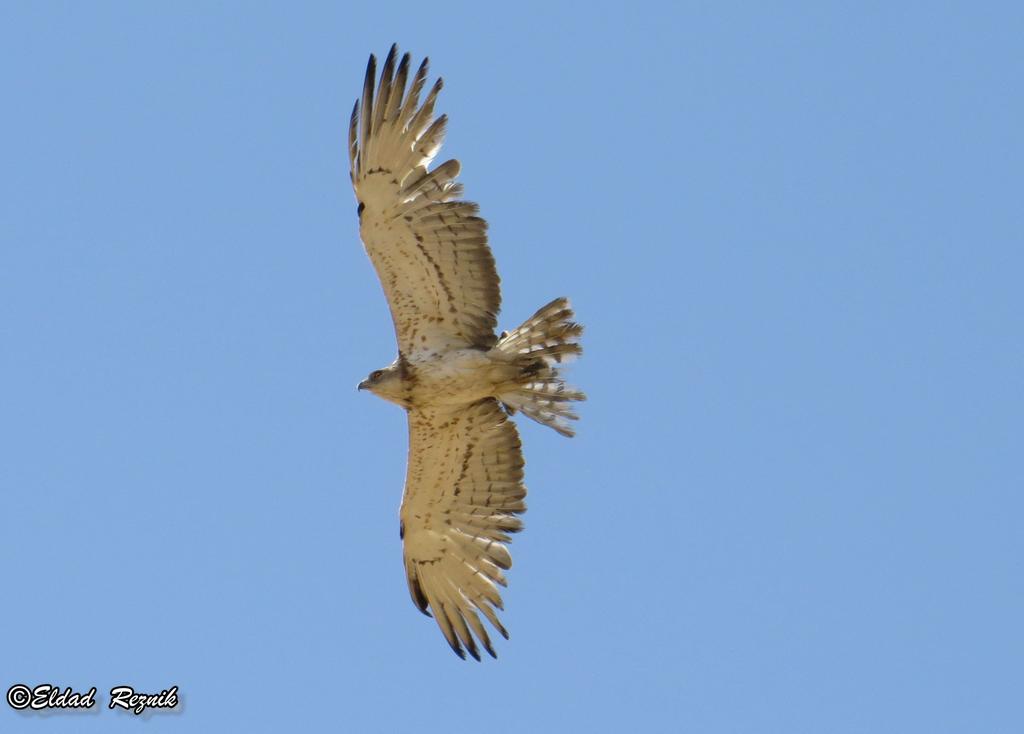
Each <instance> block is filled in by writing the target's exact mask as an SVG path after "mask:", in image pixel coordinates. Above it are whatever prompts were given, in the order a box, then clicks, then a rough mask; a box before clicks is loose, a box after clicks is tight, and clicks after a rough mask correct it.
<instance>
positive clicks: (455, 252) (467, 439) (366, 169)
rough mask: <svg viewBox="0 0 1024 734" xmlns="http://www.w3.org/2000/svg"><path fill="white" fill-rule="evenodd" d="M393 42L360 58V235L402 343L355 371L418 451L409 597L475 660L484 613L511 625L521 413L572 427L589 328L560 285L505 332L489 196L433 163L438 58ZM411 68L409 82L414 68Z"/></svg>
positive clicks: (438, 130)
mask: <svg viewBox="0 0 1024 734" xmlns="http://www.w3.org/2000/svg"><path fill="white" fill-rule="evenodd" d="M397 56H398V50H397V47H396V46H392V47H391V51H390V53H389V54H388V56H387V59H386V60H385V62H384V66H383V68H382V70H381V75H380V79H379V81H377V83H376V86H375V78H376V68H377V62H376V59H375V58H374V57H373V56H372V55H371V56H370V61H369V64H368V65H367V68H366V79H365V81H364V84H363V94H362V98H361V99H357V100H356V104H355V107H354V108H353V110H352V119H351V124H350V126H349V138H348V151H349V162H350V165H351V175H352V185H353V187H354V188H355V193H356V199H357V200H358V208H357V211H358V214H359V233H360V236H361V237H362V240H363V244H364V246H365V248H366V252H367V254H368V255H369V257H370V260H371V261H372V262H373V265H374V268H376V270H377V275H378V277H379V278H380V282H381V285H382V286H383V288H384V295H385V296H386V297H387V301H388V305H389V306H390V309H391V317H392V320H393V321H394V325H395V334H396V336H397V339H398V357H397V358H396V359H395V361H394V362H392V363H391V364H390V365H388V366H387V367H385V368H384V369H379V370H375V371H373V372H371V373H370V375H369V377H367V378H366V379H365V380H363V381H362V382H361V383H359V389H360V390H369V391H370V392H372V393H374V394H375V395H378V396H379V397H381V398H384V399H385V400H389V401H391V402H393V403H397V404H398V405H401V406H402V407H403V408H405V410H406V413H407V416H408V421H409V456H408V465H407V471H406V480H405V494H404V496H403V499H402V506H401V510H400V513H399V514H400V526H399V527H400V535H401V537H402V539H403V541H404V560H405V572H406V577H407V580H408V584H409V593H410V594H411V595H412V600H413V602H414V603H415V604H416V606H417V607H418V608H419V610H420V611H421V612H423V613H424V614H427V615H428V616H430V615H431V614H432V615H433V617H434V619H435V620H436V622H437V624H438V626H439V627H440V628H441V632H442V633H443V634H444V636H445V639H447V641H448V644H449V645H450V646H451V648H452V650H454V651H455V653H456V654H457V655H458V656H459V657H461V658H465V655H466V652H467V651H468V652H469V654H470V655H472V656H473V657H474V658H475V659H477V660H479V659H480V652H479V648H478V643H479V644H480V645H482V646H483V648H484V650H486V651H487V652H488V653H489V654H490V655H491V656H492V657H496V655H495V652H494V647H493V646H492V644H491V640H490V638H489V637H488V634H487V630H486V629H485V627H484V625H483V624H482V622H481V619H480V615H482V616H483V617H485V618H486V619H487V620H488V621H489V622H490V624H491V625H492V626H493V627H494V629H496V630H497V631H498V632H499V633H501V635H502V636H503V637H505V638H506V639H507V638H508V633H507V632H506V631H505V628H504V627H503V626H502V624H501V622H500V621H499V620H498V615H497V613H496V610H500V609H502V608H503V607H502V601H501V595H500V594H499V592H498V586H499V585H500V586H505V585H506V580H505V575H504V573H503V571H505V570H507V569H508V568H509V567H510V566H511V564H512V559H511V557H510V555H509V552H508V549H507V548H506V546H505V544H506V543H507V542H509V540H511V538H510V534H511V533H515V532H518V531H519V530H521V529H522V521H521V520H520V519H519V517H517V516H518V515H519V514H520V513H522V512H524V511H525V510H526V505H525V503H524V498H525V496H526V488H525V486H524V485H523V456H522V452H521V449H520V447H521V444H520V441H519V434H518V432H517V431H516V427H515V425H514V424H513V423H512V422H511V421H510V420H509V419H508V416H509V415H511V414H514V413H515V412H516V411H521V412H522V413H523V414H525V415H527V416H529V417H530V418H532V419H533V420H535V421H538V422H540V423H542V424H544V425H547V426H551V427H552V428H553V429H555V430H556V431H558V432H559V433H561V434H562V435H564V436H572V435H573V430H572V427H571V425H570V423H569V420H574V419H576V418H577V416H576V414H575V413H574V412H573V410H572V403H573V402H574V401H577V400H584V399H585V396H584V395H583V393H582V392H579V391H578V390H575V389H572V388H570V387H567V386H566V385H565V383H564V382H563V381H562V379H561V378H560V377H559V371H558V367H559V365H560V364H561V363H562V362H564V361H565V360H567V359H569V358H571V357H574V356H576V355H578V354H580V353H581V351H582V350H581V347H580V344H579V337H580V334H581V333H582V332H583V328H582V326H580V325H579V324H577V323H575V322H574V320H573V319H574V315H573V311H572V308H571V307H570V305H569V301H568V300H567V299H565V298H557V299H555V300H554V301H552V302H551V303H549V304H547V305H546V306H544V307H543V308H541V309H540V310H539V311H537V313H535V314H534V315H533V316H531V317H530V318H529V319H527V320H526V322H524V323H523V324H522V325H521V326H520V327H518V328H516V329H513V330H512V331H509V332H503V333H502V334H501V335H496V334H495V327H496V325H497V315H498V310H499V306H500V303H501V295H500V291H499V288H498V283H499V280H498V273H497V271H496V269H495V265H494V257H493V256H492V254H491V250H490V248H489V246H488V244H487V223H486V222H485V221H484V220H483V219H482V218H481V217H480V216H479V208H478V207H477V205H476V204H473V203H471V202H468V201H464V200H463V199H462V193H463V189H462V185H461V184H458V183H456V182H455V178H456V176H458V174H459V162H458V161H456V160H449V161H447V162H445V163H441V164H440V165H438V166H436V167H434V168H433V169H432V170H431V168H430V166H431V162H432V161H433V158H434V156H435V155H436V154H437V152H438V150H439V149H440V147H441V143H442V140H443V138H444V133H445V125H446V122H447V118H446V116H445V115H441V116H440V117H437V118H435V117H434V104H435V102H436V100H437V95H438V93H439V92H440V91H441V86H442V82H441V80H440V79H438V80H437V82H436V83H435V84H434V85H433V86H432V87H431V88H430V89H429V91H427V93H426V96H425V97H424V99H423V101H422V103H421V102H420V95H421V94H422V92H423V90H424V87H425V84H426V81H427V70H428V60H427V59H424V60H423V63H422V64H420V66H419V68H418V69H417V70H416V71H415V72H411V70H410V57H409V54H405V55H403V56H402V58H401V60H399V59H398V58H397ZM410 76H411V82H410Z"/></svg>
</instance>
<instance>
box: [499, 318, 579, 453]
mask: <svg viewBox="0 0 1024 734" xmlns="http://www.w3.org/2000/svg"><path fill="white" fill-rule="evenodd" d="M573 318H574V314H573V311H572V307H571V306H570V305H569V300H568V299H567V298H556V299H555V300H554V301H552V302H551V303H549V304H547V305H546V306H543V307H542V308H541V309H540V310H538V311H537V313H535V314H534V315H533V316H531V317H530V318H528V319H527V320H526V321H525V322H523V324H522V326H520V327H519V328H517V329H514V330H513V331H511V332H509V333H507V334H503V335H502V337H501V339H499V340H498V343H497V344H496V345H495V346H494V350H493V351H494V352H497V353H498V354H499V355H502V356H504V357H505V358H506V359H509V361H512V362H514V363H515V364H516V365H518V366H519V367H520V372H519V377H518V378H517V380H516V382H515V384H514V386H513V387H512V389H510V390H507V391H505V392H502V393H501V394H500V395H499V396H498V399H499V400H501V402H502V404H503V405H504V406H505V409H506V410H508V412H509V413H510V414H511V413H515V412H516V411H517V410H520V411H522V412H523V414H524V415H526V416H529V417H530V418H532V419H533V420H535V421H537V422H538V423H543V424H544V425H546V426H551V428H554V429H555V430H556V431H558V432H559V433H561V434H562V435H563V436H573V435H575V431H574V430H573V428H572V426H571V425H570V423H569V421H570V420H577V419H578V418H579V416H577V415H576V413H575V412H574V411H573V409H572V403H573V402H575V401H579V400H586V399H587V396H586V395H584V394H583V393H582V392H580V391H579V390H576V389H574V388H572V387H569V386H567V385H566V384H565V382H564V381H563V380H562V378H561V376H560V375H559V372H558V367H557V366H556V365H560V364H562V363H563V362H565V361H568V360H570V359H572V358H574V357H577V356H579V355H580V354H582V353H583V347H582V346H581V345H580V343H579V337H580V336H581V335H582V334H583V326H582V325H580V324H577V323H576V322H575V321H573Z"/></svg>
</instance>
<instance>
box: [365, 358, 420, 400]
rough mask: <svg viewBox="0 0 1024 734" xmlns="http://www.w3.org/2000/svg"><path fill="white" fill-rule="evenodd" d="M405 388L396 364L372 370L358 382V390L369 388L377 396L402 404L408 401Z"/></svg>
mask: <svg viewBox="0 0 1024 734" xmlns="http://www.w3.org/2000/svg"><path fill="white" fill-rule="evenodd" d="M405 388H406V386H405V384H404V383H403V381H402V373H401V370H400V369H399V368H398V365H397V364H391V365H388V366H387V367H385V368H384V369H382V370H374V371H373V372H371V373H370V374H369V376H367V378H366V379H365V380H363V381H362V382H360V383H359V389H360V390H369V391H370V392H372V393H373V394H374V395H376V396H377V397H380V398H384V399H385V400H390V401H391V402H392V403H398V404H399V405H403V406H404V405H406V403H407V402H408V400H407V390H406V389H405Z"/></svg>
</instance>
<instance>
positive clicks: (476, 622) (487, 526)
mask: <svg viewBox="0 0 1024 734" xmlns="http://www.w3.org/2000/svg"><path fill="white" fill-rule="evenodd" d="M520 446H521V444H520V442H519V433H518V432H517V431H516V427H515V424H513V423H512V422H511V421H510V420H509V419H508V417H507V416H506V415H505V413H504V411H502V409H501V408H500V407H499V406H498V403H497V401H495V400H493V399H490V398H488V399H485V400H481V401H479V402H476V403H472V404H471V405H467V406H464V407H460V408H455V409H453V410H451V411H447V410H440V409H428V410H416V409H414V410H411V411H409V466H408V470H407V471H408V473H407V475H406V481H405V497H404V498H403V500H402V510H401V519H402V537H403V540H404V542H405V571H406V576H407V578H408V581H409V593H410V594H411V595H412V600H413V602H414V603H415V604H416V606H417V607H419V609H420V611H422V612H423V613H425V614H430V613H433V616H434V619H435V620H436V621H437V624H438V626H439V627H440V628H441V632H443V633H444V636H445V638H446V639H447V640H448V644H449V645H451V647H452V649H453V650H454V651H455V652H456V654H458V655H459V657H465V652H464V649H465V650H466V651H468V652H469V654H470V655H472V656H473V657H474V658H476V659H477V660H479V659H480V653H479V650H478V648H477V641H479V642H480V644H482V645H483V647H484V649H485V650H486V651H487V652H488V653H490V654H491V656H492V657H494V648H493V647H492V645H491V641H490V638H489V637H488V636H487V630H486V629H485V628H484V625H483V623H482V622H481V620H480V614H482V615H483V616H484V617H486V618H487V619H488V621H490V623H491V624H492V625H493V626H494V628H495V629H496V630H498V632H500V633H501V634H502V635H503V636H504V637H506V638H507V637H508V633H507V632H506V631H505V628H504V627H503V626H502V625H501V622H499V621H498V616H497V613H496V611H495V610H497V609H502V602H501V596H500V594H499V593H498V588H497V586H496V584H500V585H501V586H505V585H506V581H505V576H504V574H503V573H502V571H503V570H507V569H508V568H510V567H511V565H512V557H511V556H510V555H509V552H508V549H507V548H506V547H505V545H504V544H505V543H506V542H508V541H509V540H510V538H509V534H510V533H515V532H518V531H519V530H521V529H522V521H521V520H520V519H519V518H518V517H516V515H517V514H519V513H521V512H524V511H525V510H526V504H525V501H524V500H525V497H526V487H524V486H523V455H522V451H521V450H520ZM428 609H429V610H430V611H429V612H428V611H427V610H428ZM478 612H479V614H478Z"/></svg>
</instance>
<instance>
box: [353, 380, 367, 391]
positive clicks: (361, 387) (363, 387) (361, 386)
mask: <svg viewBox="0 0 1024 734" xmlns="http://www.w3.org/2000/svg"><path fill="white" fill-rule="evenodd" d="M369 387H370V381H369V380H363V381H362V382H360V383H359V385H358V387H357V388H356V389H358V390H368V389H369Z"/></svg>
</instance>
